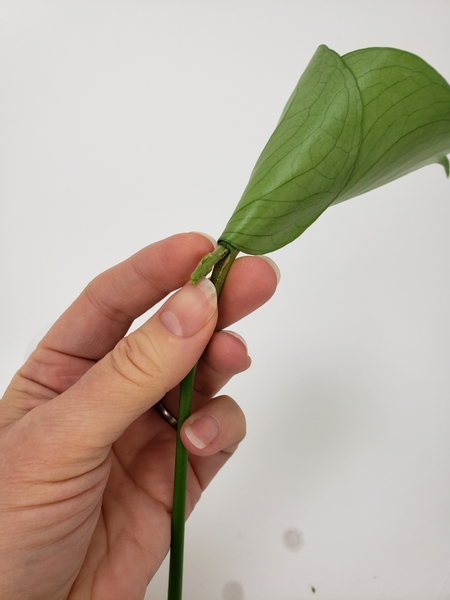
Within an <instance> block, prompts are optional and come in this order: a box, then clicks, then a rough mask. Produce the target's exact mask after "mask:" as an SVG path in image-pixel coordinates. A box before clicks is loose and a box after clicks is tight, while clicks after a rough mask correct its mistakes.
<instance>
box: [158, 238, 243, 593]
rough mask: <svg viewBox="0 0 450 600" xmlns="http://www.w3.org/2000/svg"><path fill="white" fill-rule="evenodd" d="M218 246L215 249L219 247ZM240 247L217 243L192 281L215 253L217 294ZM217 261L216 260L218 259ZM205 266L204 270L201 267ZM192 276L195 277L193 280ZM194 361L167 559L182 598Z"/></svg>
mask: <svg viewBox="0 0 450 600" xmlns="http://www.w3.org/2000/svg"><path fill="white" fill-rule="evenodd" d="M220 248H221V250H218V249H220ZM238 253H239V251H238V250H236V249H235V248H230V247H228V246H226V245H225V244H223V245H219V246H217V248H216V250H215V251H214V253H211V254H209V255H207V256H206V257H205V258H204V259H202V261H200V263H199V266H198V267H197V269H196V270H195V271H194V273H193V275H192V276H191V279H192V282H193V285H195V283H197V282H198V281H199V280H200V279H201V278H202V277H204V276H205V275H207V274H208V272H209V271H210V270H211V268H212V266H213V265H212V264H211V259H210V257H211V256H212V255H213V254H214V255H215V258H216V264H215V265H214V270H213V273H212V275H211V281H212V283H213V284H214V286H215V288H216V292H217V296H218V297H219V295H220V292H221V291H222V287H223V284H224V282H225V279H226V277H227V274H228V271H229V270H230V267H231V265H232V264H233V262H234V259H235V258H236V256H237V255H238ZM217 261H218V262H217ZM205 269H207V271H206V272H204V270H205ZM194 279H195V281H194ZM196 369H197V365H195V367H194V368H193V369H192V370H191V371H190V372H189V373H188V375H186V377H185V378H184V379H183V381H182V382H181V386H180V406H179V411H178V425H177V440H176V448H175V474H174V485H173V505H172V538H171V544H170V563H169V590H168V596H167V598H168V600H182V595H183V558H184V532H185V521H186V488H187V485H186V484H187V471H188V464H189V460H188V459H189V457H188V451H187V450H186V448H185V447H184V445H183V443H182V441H181V437H180V431H181V427H182V426H183V423H184V422H185V420H186V419H187V418H188V416H189V415H190V412H191V404H192V395H193V390H194V378H195V371H196Z"/></svg>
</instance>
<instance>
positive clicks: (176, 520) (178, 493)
mask: <svg viewBox="0 0 450 600" xmlns="http://www.w3.org/2000/svg"><path fill="white" fill-rule="evenodd" d="M196 369H197V365H195V367H194V368H193V369H192V370H191V371H190V372H189V373H188V374H187V375H186V377H185V378H184V379H183V381H182V382H181V386H180V408H179V412H178V425H177V441H176V449H175V474H174V482H173V505H172V534H171V536H172V540H171V546H170V565H169V591H168V599H169V600H181V597H182V592H183V590H182V586H183V556H184V529H185V513H186V482H187V469H188V451H187V450H186V448H185V447H184V446H183V443H182V441H181V438H180V431H181V426H182V425H183V423H184V421H185V420H186V419H187V417H188V416H189V414H190V412H191V404H192V390H193V386H194V377H195V371H196Z"/></svg>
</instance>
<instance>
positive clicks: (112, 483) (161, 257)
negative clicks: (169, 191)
mask: <svg viewBox="0 0 450 600" xmlns="http://www.w3.org/2000/svg"><path fill="white" fill-rule="evenodd" d="M211 249H212V245H211V242H210V241H209V240H208V239H207V238H206V237H204V236H202V235H200V234H195V233H191V234H182V235H178V236H173V237H171V238H168V239H166V240H163V241H161V242H157V243H155V244H153V245H151V246H148V247H147V248H145V249H143V250H141V251H140V252H138V253H137V254H135V255H134V256H132V257H131V258H130V259H128V260H126V261H124V262H123V263H121V264H119V265H117V266H116V267H113V268H112V269H110V270H108V271H106V272H105V273H103V274H102V275H100V276H99V277H97V278H96V279H94V280H93V281H92V282H91V283H90V284H89V285H88V286H87V288H86V289H85V290H84V291H83V292H82V294H81V295H80V296H79V298H78V299H77V300H75V302H74V303H73V304H72V305H71V306H70V307H69V309H68V310H67V311H66V312H65V313H64V314H63V315H62V316H61V317H60V319H59V320H58V321H57V322H56V324H55V325H54V326H53V327H52V328H51V329H50V331H49V332H48V333H47V334H46V336H45V337H44V338H43V340H42V341H41V342H40V343H39V345H38V347H37V348H36V350H35V351H34V352H33V353H32V355H31V356H30V357H29V359H28V360H27V362H26V363H25V365H24V366H23V367H22V368H21V369H20V370H19V372H18V373H17V374H16V375H15V377H14V378H13V380H12V382H11V384H10V386H9V387H8V389H7V391H6V393H5V395H4V398H3V400H2V401H1V402H0V455H1V456H2V467H1V470H0V489H1V490H2V491H1V497H0V498H1V500H0V531H1V532H2V535H1V537H0V597H1V598H2V600H13V599H14V600H16V599H17V600H18V599H20V600H32V599H36V600H37V599H39V600H41V599H42V600H44V599H45V600H60V599H66V598H70V600H76V599H80V600H87V599H91V600H114V599H120V600H137V599H142V598H143V597H144V595H145V590H146V587H147V585H148V583H149V581H150V580H151V578H152V577H153V575H154V574H155V572H156V571H157V569H158V567H159V566H160V564H161V562H162V560H163V559H164V556H165V555H166V553H167V551H168V548H169V542H170V520H171V517H170V513H171V503H172V489H173V463H174V451H175V443H174V442H175V431H174V430H173V429H172V427H170V426H169V425H168V424H167V423H166V422H165V421H164V420H163V419H162V418H161V417H160V416H159V414H158V413H157V412H156V411H155V410H153V409H152V407H153V406H154V405H155V404H156V403H157V402H158V401H159V400H161V399H163V402H164V405H165V406H166V407H167V408H168V409H169V410H170V411H171V412H172V413H175V414H176V405H177V404H176V402H177V386H178V384H179V382H180V381H181V379H182V378H183V377H184V376H185V375H186V374H187V373H188V372H189V371H190V369H191V368H192V367H193V365H194V364H195V363H196V362H197V360H199V359H200V360H199V366H198V369H197V373H196V379H195V389H194V398H193V413H192V415H191V417H189V419H188V420H187V421H186V423H185V424H184V426H183V429H182V433H181V436H182V440H183V443H184V444H185V446H186V447H187V449H188V450H189V452H190V467H189V474H188V492H187V493H188V495H187V514H189V513H190V512H191V511H192V509H193V508H194V506H195V504H196V502H197V501H198V500H199V498H200V496H201V493H202V491H203V490H204V489H205V487H206V486H207V485H208V483H209V482H210V481H211V479H212V478H213V477H214V476H215V475H216V473H217V472H218V471H219V469H220V468H221V467H222V466H223V464H224V463H225V462H226V461H227V460H228V458H229V457H230V456H231V455H232V454H233V452H234V450H235V449H236V447H237V446H238V444H239V442H240V441H241V440H242V439H243V437H244V435H245V418H244V415H243V414H242V411H241V410H240V408H239V407H238V405H237V404H236V403H235V402H234V401H233V400H232V399H231V398H229V397H228V396H218V397H215V396H216V394H217V392H218V391H219V390H220V389H221V388H222V387H223V385H224V384H225V383H226V382H227V381H228V380H229V379H230V378H231V377H232V376H233V375H234V374H236V373H239V372H240V371H243V370H245V369H246V368H248V367H249V366H250V359H249V357H248V355H247V351H246V348H245V345H244V344H243V343H242V341H241V340H240V339H239V337H236V336H234V335H231V334H230V333H226V332H223V331H221V330H222V329H223V328H224V327H228V326H229V325H231V324H232V323H234V322H236V321H238V320H239V319H241V318H242V317H244V316H246V315H247V314H249V313H250V312H252V311H253V310H255V309H256V308H258V307H259V306H261V305H262V304H263V303H264V302H266V301H267V300H268V299H269V298H270V297H271V296H272V294H273V293H274V291H275V288H276V283H277V276H276V273H275V271H274V269H273V268H272V266H271V265H270V263H268V262H267V261H266V260H264V259H262V258H261V257H244V258H240V259H238V260H236V261H235V263H234V264H233V266H232V268H231V270H230V273H229V275H228V278H227V281H226V283H225V286H224V288H223V292H222V295H221V297H220V301H219V310H217V307H216V298H215V293H214V290H213V289H212V284H210V283H209V282H207V281H206V280H203V282H202V283H201V284H200V285H199V286H197V287H196V288H194V287H192V285H191V284H190V283H188V284H186V285H184V286H183V284H184V283H185V282H186V281H187V280H188V278H189V275H190V273H191V272H192V271H193V269H194V268H195V266H196V264H197V263H198V261H199V260H200V258H201V257H202V256H204V255H205V254H207V253H208V252H210V251H211ZM181 286H183V288H182V289H181V290H180V291H179V292H177V293H176V294H175V295H174V296H172V297H171V298H169V299H168V300H167V301H166V302H165V303H164V304H163V305H162V307H161V308H160V309H159V310H158V311H157V312H156V314H154V315H153V316H152V317H151V318H150V319H149V320H147V321H146V322H145V323H144V324H143V325H142V326H141V327H140V328H139V329H137V330H136V331H135V332H133V333H131V334H129V335H128V336H126V337H124V336H125V335H126V333H127V331H128V329H129V327H130V325H131V324H132V322H133V321H134V320H135V319H136V318H137V317H138V316H140V315H142V314H144V313H145V312H146V311H147V310H149V309H150V308H151V307H153V306H154V305H155V304H156V303H158V302H159V301H160V300H163V299H164V298H165V297H166V296H167V295H168V294H169V293H170V292H172V291H173V290H177V289H178V288H180V287H181Z"/></svg>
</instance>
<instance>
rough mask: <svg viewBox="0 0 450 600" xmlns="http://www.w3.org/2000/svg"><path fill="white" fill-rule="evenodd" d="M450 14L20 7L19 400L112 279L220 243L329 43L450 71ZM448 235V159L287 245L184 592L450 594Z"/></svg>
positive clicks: (12, 246)
mask: <svg viewBox="0 0 450 600" xmlns="http://www.w3.org/2000/svg"><path fill="white" fill-rule="evenodd" d="M449 23H450V2H449V1H448V0H427V1H426V2H425V1H414V0H408V1H406V0H405V1H399V0H389V1H382V0H377V1H376V2H375V1H370V2H365V1H350V0H348V1H347V0H334V1H331V0H330V1H328V2H327V1H325V0H315V1H307V2H306V1H303V0H298V1H296V2H295V1H293V0H291V1H287V0H261V1H256V0H254V1H249V0H229V1H227V2H219V1H216V2H214V1H211V2H207V1H206V0H203V1H200V0H190V1H189V2H182V1H164V2H163V1H147V2H145V1H143V0H141V1H135V0H127V1H125V0H123V1H120V2H118V1H113V0H110V1H104V2H100V1H96V0H90V1H77V2H68V1H58V2H56V1H55V2H49V1H46V0H45V1H41V2H36V1H34V0H33V1H32V2H31V1H30V2H24V1H21V0H17V1H5V0H3V1H1V2H0V90H1V91H0V188H1V196H0V197H1V218H0V240H1V242H0V243H1V256H2V260H1V264H0V280H1V296H0V309H1V310H0V334H1V348H0V364H1V369H0V384H1V387H2V389H4V388H5V387H6V385H7V383H8V381H9V379H10V378H11V376H12V375H13V373H14V371H15V370H16V369H17V368H18V367H19V366H20V364H21V362H22V361H23V359H24V357H25V356H26V354H27V352H28V351H29V349H30V348H31V347H32V345H33V344H34V343H35V342H36V341H37V339H38V337H39V335H40V333H41V332H42V331H43V330H45V329H46V328H47V327H48V326H49V325H50V324H51V323H52V322H53V321H54V320H55V318H56V317H57V316H58V315H59V314H60V313H61V312H62V311H63V310H64V308H65V307H66V306H67V305H68V304H69V303H70V302H71V301H72V300H73V299H74V297H75V296H76V295H77V294H78V293H79V292H80V290H81V289H82V288H83V287H84V286H85V284H86V283H87V282H88V281H89V280H90V279H91V278H92V277H94V276H95V275H96V274H97V273H99V272H100V271H102V270H104V269H105V268H107V267H109V266H111V265H113V264H115V263H116V262H118V261H120V260H122V259H124V258H126V257H127V256H129V255H130V254H131V253H133V252H135V251H137V250H138V249H139V248H141V247H143V246H145V245H147V244H149V243H151V242H153V241H156V240H158V239H160V238H162V237H164V236H167V235H170V234H173V233H176V232H179V231H189V230H200V231H207V232H209V233H210V234H211V235H214V236H216V237H217V236H218V235H220V233H221V232H222V230H223V228H224V226H225V223H226V221H227V220H228V218H229V216H230V214H231V212H232V210H233V208H234V206H235V204H236V203H237V201H238V200H239V197H240V195H241V193H242V190H243V189H244V187H245V184H246V181H247V179H248V176H249V174H250V171H251V169H252V167H253V164H254V163H255V161H256V159H257V157H258V155H259V153H260V151H261V150H262V147H263V146H264V144H265V142H266V140H267V138H268V137H269V135H270V134H271V132H272V130H273V127H274V126H275V124H276V122H277V120H278V117H279V115H280V113H281V111H282V108H283V106H284V103H285V102H286V100H287V98H288V96H289V94H290V93H291V91H292V89H293V87H294V86H295V84H296V81H297V79H298V77H299V76H300V74H301V73H302V71H303V69H304V68H305V66H306V65H307V63H308V61H309V59H310V58H311V56H312V55H313V53H314V51H315V49H316V47H317V46H318V45H319V44H322V43H324V44H326V45H328V46H329V47H331V48H333V49H334V50H336V51H337V52H339V53H340V54H344V53H346V52H348V51H351V50H355V49H357V48H362V47H367V46H395V47H399V48H403V49H406V50H410V51H412V52H415V53H417V54H419V55H421V56H422V57H423V58H424V59H426V60H427V61H428V62H430V63H431V64H432V65H433V66H434V67H435V68H436V69H437V70H438V71H439V72H441V74H442V75H444V77H446V78H447V79H449V78H450V52H449V46H450V44H449V33H448V31H449ZM449 230H450V182H449V181H448V180H446V178H445V176H444V171H443V169H442V168H441V167H439V166H431V167H427V168H426V169H424V170H422V171H420V172H417V173H414V174H412V175H410V176H408V177H407V178H405V179H402V180H399V181H397V182H394V183H392V184H390V185H389V186H387V187H385V188H382V189H380V190H377V191H374V192H372V193H370V194H368V195H366V196H364V197H360V198H357V199H355V200H351V201H349V202H347V203H344V204H341V205H339V206H337V207H334V208H332V209H329V210H328V211H327V213H326V214H325V215H323V216H322V217H321V218H320V219H319V220H318V222H317V223H316V224H314V225H313V226H312V227H311V228H310V229H309V230H308V231H307V232H306V233H305V234H304V235H303V236H302V237H301V238H300V239H299V240H298V241H296V242H295V243H294V244H292V245H290V246H289V247H287V248H285V249H283V250H281V251H279V252H277V253H276V254H275V255H273V258H274V259H275V260H276V261H277V263H278V264H279V266H280V268H281V271H282V281H281V283H280V286H279V289H278V292H277V294H276V297H274V299H273V300H272V301H271V303H270V304H269V305H267V306H266V307H264V308H263V309H262V310H261V311H259V312H258V313H257V314H255V315H252V316H251V317H249V318H248V319H246V320H245V321H243V322H242V323H241V324H240V325H239V326H237V327H236V330H237V331H239V332H240V333H241V334H243V335H244V336H245V337H246V339H247V341H248V344H249V351H250V354H251V356H252V358H253V367H252V369H251V370H250V371H249V372H247V373H246V374H245V375H241V376H239V377H238V378H237V379H236V380H235V381H234V382H233V383H232V384H231V385H230V386H229V389H228V392H229V393H231V394H232V395H234V397H235V398H236V399H237V400H238V401H239V402H240V403H241V405H242V406H243V407H244V409H245V412H246V414H247V418H248V437H247V439H246V441H245V442H244V443H243V444H242V447H241V448H240V450H239V452H238V454H237V455H236V457H235V458H234V459H233V461H232V462H230V463H229V464H228V465H227V467H226V468H225V469H224V471H223V473H222V474H221V475H220V477H219V478H218V479H217V481H215V482H214V483H213V484H212V485H211V487H210V489H209V490H208V491H207V493H206V494H205V496H204V499H203V500H202V502H201V504H200V505H199V506H198V508H197V511H196V513H195V515H194V516H193V517H192V519H191V520H190V522H189V524H188V528H187V559H186V583H185V590H186V591H185V598H186V600H304V599H312V598H318V599H322V600H415V599H417V600H424V599H430V600H448V599H449V598H450V584H449V583H448V582H447V578H448V576H449V574H450V441H449V438H450V402H449V400H450V369H449V365H450V311H449V308H450V283H449V280H450V236H449ZM166 569H167V567H166V566H164V567H163V569H162V570H161V572H160V573H159V574H158V575H157V577H156V579H155V580H154V581H153V582H152V584H151V586H150V587H149V591H148V598H151V599H152V600H164V598H165V595H166V591H165V590H166V576H167V574H166ZM446 582H447V583H446ZM312 588H315V590H316V592H315V595H313V590H312Z"/></svg>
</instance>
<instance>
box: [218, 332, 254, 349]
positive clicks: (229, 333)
mask: <svg viewBox="0 0 450 600" xmlns="http://www.w3.org/2000/svg"><path fill="white" fill-rule="evenodd" d="M224 333H228V335H232V336H233V337H235V338H236V339H237V340H239V341H240V342H241V343H242V345H243V346H244V347H245V349H246V350H247V354H248V346H247V342H246V341H245V340H244V338H243V337H242V335H239V333H236V332H235V331H230V330H229V329H226V330H225V331H224Z"/></svg>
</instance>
